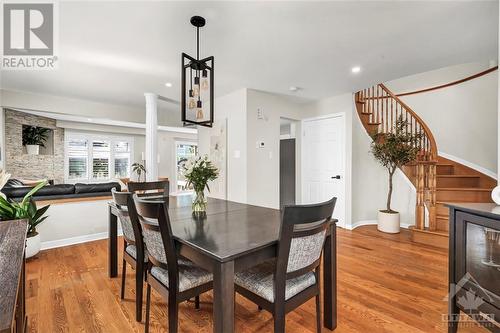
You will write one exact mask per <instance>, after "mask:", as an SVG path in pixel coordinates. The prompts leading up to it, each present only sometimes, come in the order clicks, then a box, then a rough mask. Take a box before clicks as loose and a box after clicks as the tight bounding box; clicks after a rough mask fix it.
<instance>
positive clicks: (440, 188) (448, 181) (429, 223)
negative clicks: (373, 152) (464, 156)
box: [355, 84, 496, 248]
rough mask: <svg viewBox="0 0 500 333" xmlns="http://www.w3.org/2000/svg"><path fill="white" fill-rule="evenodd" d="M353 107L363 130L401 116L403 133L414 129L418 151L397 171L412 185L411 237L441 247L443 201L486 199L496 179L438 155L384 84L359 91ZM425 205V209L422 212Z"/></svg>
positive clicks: (386, 129) (384, 128)
mask: <svg viewBox="0 0 500 333" xmlns="http://www.w3.org/2000/svg"><path fill="white" fill-rule="evenodd" d="M355 103H356V110H357V112H358V115H359V118H360V119H361V123H362V124H363V126H364V128H365V129H366V131H367V132H368V134H370V135H373V134H376V133H391V132H393V131H394V130H395V123H396V120H397V119H398V118H399V117H401V118H402V119H403V120H405V121H406V122H407V123H408V126H407V131H408V133H413V134H419V135H420V140H419V142H418V143H416V145H417V148H418V151H419V153H418V154H417V158H416V160H415V161H414V162H412V163H410V164H407V165H405V166H404V167H403V168H402V171H403V172H404V173H405V175H406V176H407V177H408V178H409V179H410V181H411V182H412V183H413V185H415V189H416V195H417V197H416V207H415V225H414V226H412V227H411V228H410V229H411V234H412V240H413V241H415V242H418V243H424V244H428V245H432V246H436V247H440V248H447V247H448V223H449V221H448V208H447V207H446V206H445V203H448V202H491V196H490V193H491V190H492V189H493V187H495V186H496V180H494V179H493V178H491V177H489V176H487V175H485V174H483V173H480V172H478V171H476V170H474V169H471V168H469V167H467V166H465V165H462V164H460V163H457V162H454V161H451V160H448V159H446V158H444V157H442V156H439V155H438V149H437V145H436V141H435V140H434V136H433V135H432V132H431V131H430V129H429V128H428V127H427V125H426V124H425V123H424V121H423V120H422V119H421V118H420V117H419V116H418V115H417V114H416V113H415V112H414V111H413V110H412V109H411V108H410V107H409V106H408V105H406V104H405V103H404V102H403V101H402V100H400V99H399V98H398V97H397V96H396V95H395V94H394V93H392V92H391V91H390V90H389V89H388V88H387V87H386V86H385V85H383V84H378V85H376V86H373V87H370V88H367V89H364V90H361V91H358V92H357V93H356V94H355ZM426 210H427V212H428V214H426Z"/></svg>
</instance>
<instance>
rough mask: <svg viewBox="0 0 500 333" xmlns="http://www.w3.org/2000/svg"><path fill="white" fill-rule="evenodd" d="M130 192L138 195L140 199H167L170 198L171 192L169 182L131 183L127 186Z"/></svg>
mask: <svg viewBox="0 0 500 333" xmlns="http://www.w3.org/2000/svg"><path fill="white" fill-rule="evenodd" d="M127 188H128V190H129V192H134V193H137V195H139V196H140V197H151V196H154V197H165V198H168V196H169V192H170V182H169V181H168V180H158V181H153V182H129V183H128V184H127Z"/></svg>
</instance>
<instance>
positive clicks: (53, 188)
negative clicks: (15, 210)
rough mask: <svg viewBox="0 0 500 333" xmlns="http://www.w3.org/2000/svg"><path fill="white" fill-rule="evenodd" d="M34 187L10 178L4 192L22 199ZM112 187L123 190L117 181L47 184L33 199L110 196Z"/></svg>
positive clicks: (10, 197)
mask: <svg viewBox="0 0 500 333" xmlns="http://www.w3.org/2000/svg"><path fill="white" fill-rule="evenodd" d="M32 188H33V187H32V186H26V185H24V184H23V183H22V182H20V181H19V180H17V179H10V180H9V181H8V182H7V184H5V186H4V187H3V188H2V193H3V194H5V196H6V197H7V198H9V199H12V200H15V201H20V200H22V198H23V197H24V196H25V195H26V194H27V193H28V192H29V191H30V190H31V189H32ZM112 188H116V190H117V191H121V186H120V184H119V183H117V182H110V183H95V184H82V183H76V184H74V185H73V184H57V185H47V186H44V187H42V188H41V189H39V190H38V192H36V193H35V195H34V196H33V199H35V200H54V199H67V198H88V197H100V196H110V195H111V189H112Z"/></svg>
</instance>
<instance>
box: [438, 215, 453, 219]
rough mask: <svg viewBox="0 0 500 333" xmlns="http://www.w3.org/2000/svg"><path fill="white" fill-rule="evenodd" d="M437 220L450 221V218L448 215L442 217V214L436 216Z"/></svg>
mask: <svg viewBox="0 0 500 333" xmlns="http://www.w3.org/2000/svg"><path fill="white" fill-rule="evenodd" d="M436 218H437V219H449V218H450V217H449V216H448V215H441V214H436Z"/></svg>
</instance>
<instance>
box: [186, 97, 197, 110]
mask: <svg viewBox="0 0 500 333" xmlns="http://www.w3.org/2000/svg"><path fill="white" fill-rule="evenodd" d="M195 107H196V102H195V101H194V98H190V99H189V103H188V108H189V109H190V110H192V109H194V108H195Z"/></svg>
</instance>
